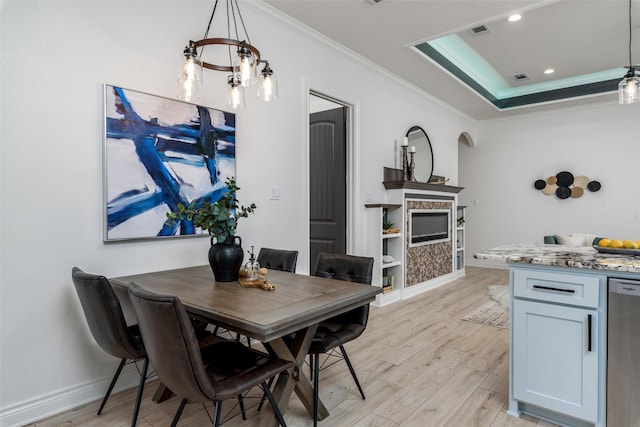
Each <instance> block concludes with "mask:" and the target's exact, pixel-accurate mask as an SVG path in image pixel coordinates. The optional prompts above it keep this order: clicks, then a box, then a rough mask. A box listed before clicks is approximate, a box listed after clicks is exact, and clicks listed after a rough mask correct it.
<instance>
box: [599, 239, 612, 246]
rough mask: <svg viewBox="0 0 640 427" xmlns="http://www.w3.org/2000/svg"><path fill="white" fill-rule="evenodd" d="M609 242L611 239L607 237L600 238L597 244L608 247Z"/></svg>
mask: <svg viewBox="0 0 640 427" xmlns="http://www.w3.org/2000/svg"><path fill="white" fill-rule="evenodd" d="M610 244H611V240H609V239H600V241H599V242H598V246H602V247H603V248H606V247H608V246H609V245H610Z"/></svg>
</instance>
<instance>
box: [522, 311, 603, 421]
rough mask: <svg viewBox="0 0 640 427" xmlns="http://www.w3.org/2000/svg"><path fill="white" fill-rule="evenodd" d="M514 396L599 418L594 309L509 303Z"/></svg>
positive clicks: (584, 418)
mask: <svg viewBox="0 0 640 427" xmlns="http://www.w3.org/2000/svg"><path fill="white" fill-rule="evenodd" d="M513 311H514V318H513V334H512V339H513V352H514V354H513V360H514V366H513V395H514V397H515V398H516V399H518V400H520V401H522V402H527V403H530V404H533V405H537V406H540V407H543V408H547V409H551V410H553V411H557V412H559V413H562V414H566V415H569V416H572V417H575V418H579V419H582V420H585V421H589V422H596V421H597V419H598V351H597V349H598V345H599V343H598V335H597V330H598V328H597V325H598V313H597V311H595V310H588V309H582V308H576V307H567V306H560V305H555V304H545V303H539V302H533V301H524V300H514V302H513Z"/></svg>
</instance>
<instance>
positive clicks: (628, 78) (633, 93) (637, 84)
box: [618, 0, 640, 104]
mask: <svg viewBox="0 0 640 427" xmlns="http://www.w3.org/2000/svg"><path fill="white" fill-rule="evenodd" d="M632 64H633V62H632V61H631V0H629V66H628V67H627V68H628V69H629V71H628V72H627V74H625V76H624V78H623V79H622V81H620V83H619V84H618V102H619V103H620V104H633V103H634V102H640V79H639V78H638V75H637V74H636V69H635V68H634V66H633V65H632Z"/></svg>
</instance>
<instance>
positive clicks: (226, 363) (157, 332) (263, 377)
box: [129, 283, 293, 427]
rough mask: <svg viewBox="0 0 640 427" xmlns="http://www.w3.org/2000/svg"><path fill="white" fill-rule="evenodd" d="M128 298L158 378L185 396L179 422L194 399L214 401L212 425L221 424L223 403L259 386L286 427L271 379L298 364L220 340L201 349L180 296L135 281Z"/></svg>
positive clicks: (176, 417)
mask: <svg viewBox="0 0 640 427" xmlns="http://www.w3.org/2000/svg"><path fill="white" fill-rule="evenodd" d="M129 297H130V298H131V303H132V305H133V308H134V310H135V312H136V316H137V317H138V322H139V323H138V324H139V325H140V331H141V332H142V336H143V337H144V340H145V345H146V348H147V353H148V354H149V359H150V360H151V364H152V365H153V368H154V370H155V372H156V374H157V375H158V378H159V379H160V381H162V383H163V384H164V385H166V386H167V387H168V388H169V389H170V390H171V391H172V392H174V393H175V394H177V395H178V396H180V397H181V398H182V402H181V403H180V406H179V408H178V411H177V412H176V415H175V417H174V419H173V422H172V424H171V425H172V426H176V425H177V423H178V420H179V419H180V416H181V415H182V411H183V409H184V407H185V405H186V404H187V402H189V401H193V402H208V401H213V402H215V406H216V411H215V415H214V418H213V420H212V425H213V426H214V427H217V426H219V425H220V423H221V411H222V405H221V403H222V401H224V400H227V399H231V398H235V397H238V396H240V395H241V394H242V393H244V392H246V391H247V390H249V389H251V388H253V387H255V386H260V387H261V388H262V390H263V391H264V393H265V394H266V396H267V399H268V400H269V403H270V404H271V407H272V408H273V411H274V413H275V415H276V417H277V419H278V422H279V423H280V424H281V425H282V426H286V424H285V421H284V419H283V417H282V413H281V412H280V409H279V408H278V405H277V404H276V402H275V400H274V398H273V395H272V394H271V391H270V390H269V387H268V386H267V381H268V380H269V379H270V378H272V377H274V376H276V375H278V374H280V373H282V372H284V371H286V370H287V369H289V368H291V367H292V366H293V362H290V361H285V360H281V359H278V358H277V357H274V356H269V355H267V354H264V353H261V352H258V351H256V350H252V349H250V348H248V347H246V346H244V345H242V344H240V343H238V342H236V341H233V340H224V339H222V338H218V341H217V342H215V343H213V344H211V345H209V346H207V347H203V348H202V349H201V348H200V347H199V346H198V341H197V339H196V335H195V331H194V329H193V326H192V324H191V321H190V320H189V317H188V315H187V312H186V310H185V308H184V306H183V305H182V303H181V302H180V300H179V299H178V298H177V297H175V296H170V295H160V294H156V293H153V292H150V291H148V290H146V289H144V288H142V287H141V286H138V285H136V284H135V283H131V284H130V286H129Z"/></svg>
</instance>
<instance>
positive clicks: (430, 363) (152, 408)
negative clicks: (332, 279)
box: [29, 267, 552, 427]
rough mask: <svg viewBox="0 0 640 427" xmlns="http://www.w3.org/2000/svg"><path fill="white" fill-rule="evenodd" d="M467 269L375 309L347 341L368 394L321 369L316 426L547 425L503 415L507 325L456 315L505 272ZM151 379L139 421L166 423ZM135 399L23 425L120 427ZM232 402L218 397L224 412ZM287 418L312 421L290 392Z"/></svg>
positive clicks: (203, 417) (201, 415)
mask: <svg viewBox="0 0 640 427" xmlns="http://www.w3.org/2000/svg"><path fill="white" fill-rule="evenodd" d="M466 271H467V274H466V276H465V277H463V278H461V279H459V280H456V281H455V282H452V283H449V284H447V285H444V286H441V287H439V288H437V289H434V290H432V291H429V292H426V293H424V294H421V295H418V296H416V297H414V298H411V299H409V300H406V301H403V302H398V303H395V304H391V305H388V306H386V307H381V308H378V307H372V309H371V313H370V317H369V324H368V326H367V329H366V331H365V332H364V334H363V335H362V336H361V337H360V338H359V339H357V340H355V341H353V342H351V343H349V344H347V345H346V346H345V347H346V349H347V352H348V353H349V355H350V357H351V359H352V363H353V364H354V367H355V369H356V372H357V374H358V377H359V379H360V382H361V384H362V385H363V388H364V390H365V393H366V395H367V399H366V400H362V399H361V397H360V396H359V394H358V391H357V389H356V387H355V384H354V382H353V380H352V378H351V376H350V374H349V371H348V369H347V367H346V364H345V363H344V362H342V361H340V362H339V363H336V364H334V365H332V366H330V367H328V368H327V369H326V370H324V371H322V372H321V374H320V375H321V376H320V396H321V399H322V400H323V402H324V403H325V405H326V406H327V409H328V410H329V413H330V415H329V417H328V418H327V419H326V420H324V421H322V422H320V426H344V427H354V426H357V427H365V426H366V427H370V426H371V427H372V426H381V427H382V426H384V427H412V426H416V427H424V426H433V427H440V426H443V427H444V426H451V427H461V426H480V427H498V426H524V427H527V426H528V427H533V426H547V427H548V426H551V425H552V424H549V423H546V422H544V421H540V420H537V419H535V418H532V417H527V416H524V417H522V418H514V417H511V416H508V415H507V414H506V413H505V410H506V408H507V405H508V403H507V401H508V331H507V330H506V329H500V328H496V327H493V326H483V325H479V324H475V323H470V322H465V321H462V320H460V319H461V318H462V317H464V315H466V314H467V313H469V312H470V311H472V310H473V309H475V308H476V307H478V306H480V305H482V304H484V303H485V302H487V301H489V293H488V291H487V287H488V286H489V285H494V284H507V283H508V272H507V270H497V269H486V268H478V267H467V270H466ZM155 385H156V382H150V383H148V385H147V386H146V388H145V393H144V398H143V402H142V406H141V409H140V417H139V421H138V425H139V426H142V427H145V426H168V425H170V423H171V419H172V418H173V414H174V413H175V410H176V408H177V406H178V404H179V399H177V398H175V397H173V398H171V399H169V400H168V401H166V402H163V403H161V404H156V403H153V402H152V401H151V397H152V395H153V392H154V390H155ZM253 394H254V395H255V396H259V395H260V394H259V392H256V393H253ZM134 400H135V389H132V390H128V391H124V392H121V393H119V394H116V395H113V396H112V397H111V398H110V400H109V402H108V403H107V405H106V407H105V409H104V411H103V413H102V415H101V416H99V417H98V416H96V415H95V413H96V411H97V409H98V406H99V403H100V402H99V401H97V402H93V403H90V404H87V405H84V406H81V407H78V408H76V409H73V410H70V411H68V412H64V413H62V414H59V415H56V416H53V417H50V418H48V419H45V420H42V421H39V422H36V423H33V424H30V425H29V427H36V426H37V427H45V426H127V425H129V424H130V418H131V414H132V408H133V402H134ZM234 403H235V402H231V401H230V402H227V403H225V405H223V410H224V409H226V407H227V406H229V407H231V406H232V405H233V404H234ZM248 403H249V402H248ZM210 407H211V405H209V408H210ZM235 412H237V410H236V411H235ZM248 412H249V414H248V416H249V419H248V420H247V421H242V419H241V418H240V417H237V416H236V417H235V418H232V419H231V420H229V421H228V422H227V423H226V424H225V425H227V426H253V425H255V424H256V422H255V421H256V410H255V408H254V409H251V410H249V411H248ZM285 420H286V421H287V424H288V425H289V426H292V427H298V426H311V425H313V423H312V420H311V419H310V417H309V416H308V414H307V413H306V411H305V409H304V407H303V406H302V404H301V403H300V402H299V400H298V399H297V397H296V396H295V394H294V395H293V397H292V399H291V403H290V405H289V409H288V411H287V413H286V415H285ZM180 425H181V426H206V425H210V422H209V419H208V417H207V414H206V412H205V410H204V409H203V407H202V406H201V405H199V404H191V405H187V408H186V409H185V412H184V413H183V415H182V418H181V420H180Z"/></svg>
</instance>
